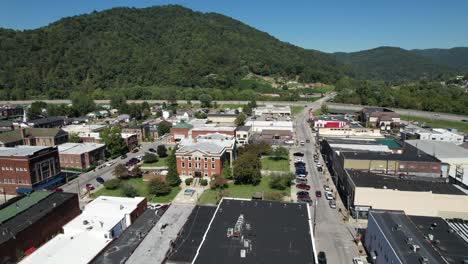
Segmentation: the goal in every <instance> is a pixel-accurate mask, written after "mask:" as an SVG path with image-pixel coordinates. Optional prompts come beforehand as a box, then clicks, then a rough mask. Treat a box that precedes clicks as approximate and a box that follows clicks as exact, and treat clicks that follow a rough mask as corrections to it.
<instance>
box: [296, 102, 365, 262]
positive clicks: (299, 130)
mask: <svg viewBox="0 0 468 264" xmlns="http://www.w3.org/2000/svg"><path fill="white" fill-rule="evenodd" d="M322 102H323V100H320V101H317V102H314V103H312V104H310V105H309V107H310V108H314V109H316V108H319V107H320V104H321V103H322ZM306 109H309V108H306ZM307 118H308V113H307V112H306V111H303V112H302V113H300V114H298V115H297V116H296V118H295V124H294V125H295V131H296V139H297V140H298V141H301V140H304V141H305V140H306V139H309V140H310V143H306V144H305V146H296V147H295V148H293V149H292V151H293V152H296V151H300V152H302V153H304V157H303V159H304V162H305V163H306V167H307V171H308V172H309V175H308V176H307V177H308V180H307V182H308V184H309V185H310V186H311V189H310V196H311V198H312V201H313V203H312V205H311V213H312V216H313V215H314V214H315V216H316V219H315V220H316V222H315V223H316V226H315V242H316V247H317V252H320V251H324V252H325V253H326V255H327V260H328V263H351V261H352V259H353V257H356V256H358V250H357V247H356V245H355V244H354V242H353V238H354V234H353V230H352V228H349V227H348V225H347V224H346V223H344V221H343V215H342V214H341V213H340V212H338V208H337V209H332V208H330V206H329V204H328V200H327V199H326V198H325V196H324V189H323V186H324V185H325V184H328V185H329V186H330V187H331V188H332V189H334V186H333V183H332V181H331V180H329V182H327V181H326V177H325V176H324V174H323V173H321V172H319V171H317V168H316V165H315V162H314V159H313V155H314V154H315V152H316V149H315V144H314V142H315V141H314V140H313V134H312V131H311V129H310V127H309V125H308V123H307ZM322 164H323V162H322ZM291 189H292V190H291V192H292V194H291V196H292V197H293V199H295V196H296V192H297V191H298V189H297V188H296V187H293V188H291ZM317 190H319V191H321V192H322V197H320V198H316V197H315V191H317ZM337 198H338V199H339V196H338V197H337ZM337 207H341V208H343V205H342V203H341V202H340V201H337ZM314 210H316V212H314ZM343 212H344V210H343Z"/></svg>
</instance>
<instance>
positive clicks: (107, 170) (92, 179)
mask: <svg viewBox="0 0 468 264" xmlns="http://www.w3.org/2000/svg"><path fill="white" fill-rule="evenodd" d="M166 139H167V136H166V137H163V138H160V139H158V140H156V141H154V142H143V143H142V144H141V145H142V148H141V149H140V150H139V151H138V152H136V153H133V152H129V153H127V154H126V155H127V158H125V159H121V158H120V157H118V158H116V159H113V160H111V161H107V162H106V164H107V163H109V162H113V164H112V165H111V166H105V167H103V168H101V169H98V168H96V169H95V170H93V171H90V172H87V173H82V174H81V175H80V176H78V177H76V178H75V179H73V180H71V181H69V182H68V183H65V184H64V185H62V186H61V187H60V188H62V189H63V191H64V192H72V193H79V190H81V195H83V191H84V190H85V189H86V184H92V185H93V186H94V187H95V188H96V189H95V191H96V190H98V189H100V188H102V187H103V185H102V184H100V183H98V182H97V181H96V178H97V177H101V178H103V179H104V180H105V181H108V180H110V179H112V178H114V176H113V175H112V172H113V170H114V168H115V166H117V164H125V163H126V162H127V161H128V160H130V159H131V158H134V157H138V156H141V155H144V154H145V152H149V151H148V149H149V148H154V149H156V148H157V146H158V145H160V144H163V143H164V142H165V140H166ZM80 198H82V197H80Z"/></svg>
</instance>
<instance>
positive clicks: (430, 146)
mask: <svg viewBox="0 0 468 264" xmlns="http://www.w3.org/2000/svg"><path fill="white" fill-rule="evenodd" d="M405 142H406V143H408V144H411V145H412V146H415V147H417V148H418V149H420V150H422V151H424V152H426V153H427V154H429V155H434V154H435V155H434V156H435V157H436V158H438V159H444V158H445V159H448V158H466V159H467V160H468V149H465V148H463V147H460V146H458V145H455V144H454V143H451V142H442V141H433V140H406V141H405Z"/></svg>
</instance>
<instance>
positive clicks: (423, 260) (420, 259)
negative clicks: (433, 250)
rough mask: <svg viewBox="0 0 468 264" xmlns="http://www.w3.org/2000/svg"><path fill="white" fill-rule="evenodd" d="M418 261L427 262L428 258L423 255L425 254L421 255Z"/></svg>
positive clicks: (423, 263) (422, 263) (425, 263)
mask: <svg viewBox="0 0 468 264" xmlns="http://www.w3.org/2000/svg"><path fill="white" fill-rule="evenodd" d="M419 263H421V264H428V263H429V258H428V257H425V256H422V257H420V258H419Z"/></svg>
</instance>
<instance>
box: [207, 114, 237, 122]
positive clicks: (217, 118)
mask: <svg viewBox="0 0 468 264" xmlns="http://www.w3.org/2000/svg"><path fill="white" fill-rule="evenodd" d="M238 116H239V115H238V114H225V113H219V114H208V116H207V119H208V122H212V123H216V124H222V123H234V122H235V121H236V119H237V117H238Z"/></svg>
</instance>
